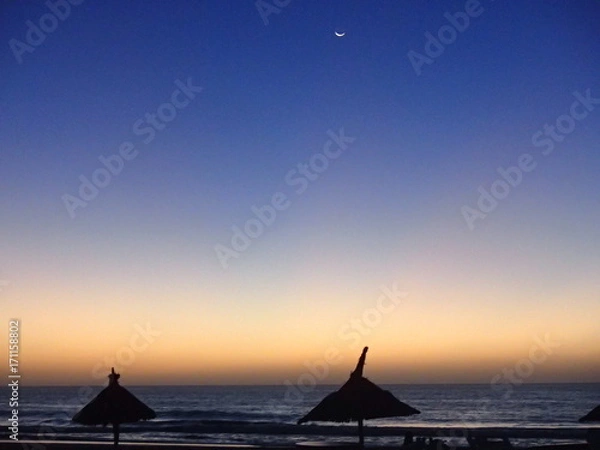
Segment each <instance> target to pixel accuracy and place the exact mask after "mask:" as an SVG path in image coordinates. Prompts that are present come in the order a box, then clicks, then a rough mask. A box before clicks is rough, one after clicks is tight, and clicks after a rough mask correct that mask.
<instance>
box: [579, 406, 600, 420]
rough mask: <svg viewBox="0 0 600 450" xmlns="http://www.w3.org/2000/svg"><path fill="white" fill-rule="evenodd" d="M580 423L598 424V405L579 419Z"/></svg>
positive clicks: (599, 413)
mask: <svg viewBox="0 0 600 450" xmlns="http://www.w3.org/2000/svg"><path fill="white" fill-rule="evenodd" d="M579 421H580V422H600V405H598V406H596V407H595V408H594V409H592V410H591V411H590V412H589V413H587V414H586V415H585V416H583V417H582V418H581V419H579Z"/></svg>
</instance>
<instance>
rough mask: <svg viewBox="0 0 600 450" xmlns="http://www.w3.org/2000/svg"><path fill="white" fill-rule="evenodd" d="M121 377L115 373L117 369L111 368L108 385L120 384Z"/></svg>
mask: <svg viewBox="0 0 600 450" xmlns="http://www.w3.org/2000/svg"><path fill="white" fill-rule="evenodd" d="M120 377H121V374H118V373H116V372H115V368H114V367H111V368H110V373H109V374H108V384H109V385H111V384H119V378H120Z"/></svg>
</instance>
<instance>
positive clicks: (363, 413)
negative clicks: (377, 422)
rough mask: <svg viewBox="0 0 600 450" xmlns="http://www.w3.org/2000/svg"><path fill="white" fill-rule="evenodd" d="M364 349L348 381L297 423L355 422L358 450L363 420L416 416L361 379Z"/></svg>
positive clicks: (362, 436) (362, 438) (409, 407)
mask: <svg viewBox="0 0 600 450" xmlns="http://www.w3.org/2000/svg"><path fill="white" fill-rule="evenodd" d="M368 349H369V347H365V348H364V349H363V351H362V354H361V356H360V358H359V360H358V364H357V365H356V369H354V372H352V373H351V374H350V379H349V380H348V381H346V383H345V384H344V385H343V386H342V387H341V388H340V389H339V390H337V391H335V392H333V393H331V394H329V395H328V396H327V397H325V398H324V399H323V400H322V401H321V403H319V404H318V405H317V406H316V407H315V408H313V409H312V410H311V411H310V412H309V413H308V414H307V415H306V416H304V417H303V418H301V419H300V420H299V421H298V423H299V424H300V423H304V422H312V421H315V422H354V421H357V422H358V439H359V441H358V442H359V446H360V447H363V446H364V432H363V422H364V420H365V419H376V418H382V417H398V416H410V415H413V414H419V411H418V410H416V409H415V408H413V407H411V406H408V405H407V404H405V403H402V402H401V401H400V400H398V399H397V398H396V397H394V396H393V395H392V393H391V392H389V391H385V390H383V389H381V388H380V387H379V386H376V385H375V384H374V383H372V382H371V381H369V380H368V379H366V378H365V377H363V369H364V366H365V358H366V357H367V350H368Z"/></svg>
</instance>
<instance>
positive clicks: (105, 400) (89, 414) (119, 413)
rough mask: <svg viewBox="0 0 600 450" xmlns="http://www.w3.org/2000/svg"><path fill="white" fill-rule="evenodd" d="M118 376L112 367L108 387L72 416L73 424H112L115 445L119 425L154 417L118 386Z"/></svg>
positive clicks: (153, 414)
mask: <svg viewBox="0 0 600 450" xmlns="http://www.w3.org/2000/svg"><path fill="white" fill-rule="evenodd" d="M120 376H121V375H119V374H118V373H115V369H114V367H113V368H112V369H111V373H110V375H108V379H109V381H108V387H106V388H104V389H103V390H102V391H101V392H100V393H99V394H98V395H97V396H96V397H95V398H94V399H93V400H92V401H91V402H89V403H88V404H87V405H85V406H84V407H83V408H82V409H81V411H79V412H78V413H77V414H75V415H74V416H73V421H74V422H77V423H81V424H83V425H103V426H106V425H107V424H109V423H110V424H112V426H113V435H114V443H115V445H117V444H118V443H119V425H121V424H122V423H131V422H137V421H139V420H148V419H154V418H155V417H156V413H155V412H154V411H153V410H152V409H150V408H148V407H147V406H146V405H144V404H143V403H142V402H141V401H139V400H138V399H137V398H136V396H135V395H133V394H132V393H131V392H129V391H128V390H127V389H125V388H124V387H123V386H121V385H120V384H119V381H118V380H119V377H120Z"/></svg>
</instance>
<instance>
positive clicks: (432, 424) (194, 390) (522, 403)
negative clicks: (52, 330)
mask: <svg viewBox="0 0 600 450" xmlns="http://www.w3.org/2000/svg"><path fill="white" fill-rule="evenodd" d="M124 387H125V388H127V389H128V390H129V391H131V392H132V393H133V394H134V395H136V396H137V397H138V398H139V399H140V400H142V401H143V402H144V403H146V404H147V405H148V406H150V407H151V408H153V409H154V410H155V411H156V414H157V418H156V419H154V420H151V421H147V422H140V423H136V424H124V425H122V427H121V440H122V441H156V442H176V443H192V442H193V443H217V444H256V445H267V446H268V445H290V444H292V445H293V444H296V443H299V442H303V441H327V442H353V441H355V440H356V430H357V428H356V424H353V423H350V424H332V423H319V424H304V425H296V422H297V420H298V419H299V418H301V417H302V416H303V415H305V414H306V413H307V412H308V411H309V410H310V409H311V408H312V407H314V406H316V405H317V403H318V402H319V401H320V400H321V399H322V398H323V397H325V396H326V395H327V394H328V393H330V392H332V391H334V390H336V389H338V388H339V386H337V385H336V386H310V387H305V388H304V392H302V391H300V390H297V389H296V390H291V389H290V388H289V387H286V386H127V385H124ZM381 387H383V388H385V389H388V390H390V391H391V392H392V393H393V394H394V395H395V396H396V397H397V398H398V399H400V400H402V401H403V402H405V403H407V404H409V405H411V406H413V407H415V408H417V409H418V410H420V411H421V414H419V415H415V416H410V417H399V418H391V419H377V420H369V421H366V422H365V435H366V438H365V441H366V444H367V446H368V445H373V446H375V445H377V446H379V445H400V444H401V443H402V440H403V436H404V433H405V432H406V430H407V429H411V430H413V432H414V435H415V436H427V435H429V436H438V437H439V436H441V435H442V434H445V435H450V436H456V437H454V438H453V437H445V438H442V439H443V440H444V441H445V442H447V443H448V444H449V445H463V446H464V445H466V441H465V439H464V438H463V437H462V436H464V431H465V430H466V429H476V430H490V429H493V430H495V431H497V432H502V431H503V430H507V429H510V430H512V432H513V434H514V432H515V430H516V432H517V433H518V434H520V436H519V437H518V438H517V439H511V442H512V443H513V444H516V445H517V446H519V443H526V444H529V445H532V444H533V445H544V444H551V443H558V442H562V443H565V442H581V441H582V440H583V439H584V438H585V432H586V430H587V429H588V428H589V427H590V426H589V425H583V424H580V423H578V422H577V420H578V418H579V417H581V416H583V415H584V414H586V413H587V412H588V411H590V410H591V409H592V408H593V407H595V406H597V405H598V404H599V403H600V383H592V384H589V383H588V384H524V385H521V386H510V389H507V386H506V385H504V387H503V388H500V387H499V386H496V388H495V389H494V388H492V387H491V386H490V385H489V384H478V385H381ZM101 389H102V387H101V386H98V387H93V388H92V387H87V388H78V387H28V386H22V387H21V388H20V390H19V408H18V410H19V435H18V437H19V439H21V440H25V439H34V440H38V439H39V440H73V439H74V440H82V439H83V440H104V441H110V440H111V439H112V431H111V427H110V425H109V426H108V427H106V428H103V427H102V426H96V427H94V426H82V425H78V424H75V423H73V422H71V417H73V415H74V414H75V413H76V412H77V411H78V410H79V409H80V408H81V407H82V406H84V405H85V404H86V403H87V402H89V401H90V400H91V399H92V398H93V397H94V396H95V395H97V394H98V392H100V390H101ZM9 395H10V390H9V389H8V388H7V387H6V386H5V387H3V388H1V389H0V396H1V397H0V398H3V399H6V400H5V401H4V400H3V401H1V403H0V415H1V416H2V417H3V419H2V420H3V423H4V424H7V425H8V423H9V419H10V418H11V411H10V410H11V408H10V407H9V405H8V399H9ZM3 430H4V431H3V433H4V436H2V437H0V440H4V439H9V435H10V434H11V432H10V430H9V429H8V426H5V427H3Z"/></svg>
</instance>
